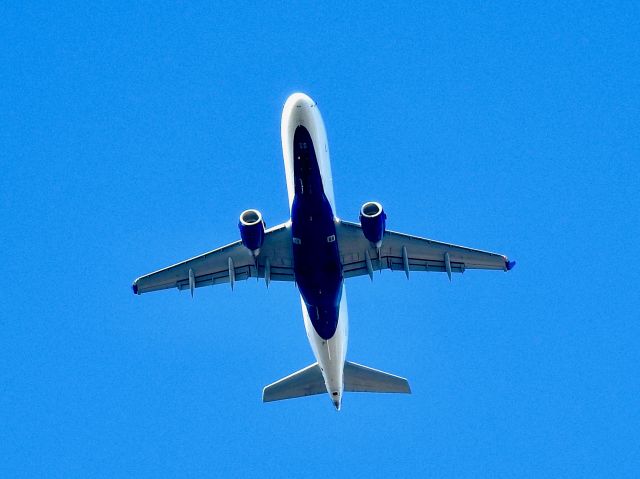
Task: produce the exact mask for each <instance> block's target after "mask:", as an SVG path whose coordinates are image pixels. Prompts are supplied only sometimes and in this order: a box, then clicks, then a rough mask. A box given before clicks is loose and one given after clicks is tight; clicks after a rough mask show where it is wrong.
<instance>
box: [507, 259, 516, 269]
mask: <svg viewBox="0 0 640 479" xmlns="http://www.w3.org/2000/svg"><path fill="white" fill-rule="evenodd" d="M515 266H516V262H515V261H508V260H507V262H506V268H507V271H511V270H512V269H513V268H515Z"/></svg>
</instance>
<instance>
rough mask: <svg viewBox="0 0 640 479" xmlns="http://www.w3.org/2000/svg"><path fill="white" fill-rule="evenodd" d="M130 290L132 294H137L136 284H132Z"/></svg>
mask: <svg viewBox="0 0 640 479" xmlns="http://www.w3.org/2000/svg"><path fill="white" fill-rule="evenodd" d="M131 289H132V290H133V294H138V284H137V283H133V284H132V285H131Z"/></svg>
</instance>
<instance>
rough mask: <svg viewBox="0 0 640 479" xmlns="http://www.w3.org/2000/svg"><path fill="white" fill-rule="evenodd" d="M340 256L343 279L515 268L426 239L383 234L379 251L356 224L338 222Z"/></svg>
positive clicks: (479, 253) (504, 259)
mask: <svg viewBox="0 0 640 479" xmlns="http://www.w3.org/2000/svg"><path fill="white" fill-rule="evenodd" d="M336 233H337V235H338V244H339V246H340V257H341V260H342V267H343V274H344V276H345V278H350V277H352V276H361V275H365V274H368V275H369V276H371V277H373V271H376V270H380V269H390V270H392V271H405V273H406V274H407V276H409V271H435V272H445V273H447V274H448V275H449V278H451V273H464V271H465V270H467V269H494V270H501V271H508V270H510V269H511V268H513V266H514V265H515V261H509V260H508V259H507V257H506V256H504V255H501V254H497V253H490V252H488V251H482V250H477V249H473V248H467V247H465V246H458V245H454V244H449V243H443V242H440V241H434V240H430V239H427V238H420V237H418V236H413V235H408V234H404V233H397V232H395V231H386V232H385V233H384V237H383V239H382V247H381V248H380V251H379V252H378V251H376V249H375V248H374V247H373V246H372V245H371V243H370V242H369V241H368V240H367V239H366V238H365V237H364V234H363V232H362V228H361V227H360V225H359V224H357V223H351V222H349V221H340V222H339V223H338V224H336ZM378 253H379V257H378Z"/></svg>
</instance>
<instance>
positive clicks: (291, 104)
mask: <svg viewBox="0 0 640 479" xmlns="http://www.w3.org/2000/svg"><path fill="white" fill-rule="evenodd" d="M298 126H304V127H305V128H306V129H307V130H308V131H309V133H310V135H311V138H312V140H313V144H314V145H315V153H316V157H317V160H318V167H319V169H320V175H321V178H322V186H323V189H324V193H325V195H326V197H327V200H328V201H329V203H330V205H331V209H332V211H333V216H334V221H336V222H337V221H338V219H337V217H336V206H335V199H334V194H333V178H332V176H331V162H330V161H329V143H328V141H327V133H326V130H325V127H324V122H323V121H322V116H321V115H320V111H319V110H318V106H317V104H316V103H315V102H314V101H313V100H312V99H311V98H309V97H308V96H307V95H304V94H302V93H295V94H293V95H291V96H290V97H289V98H288V99H287V101H286V103H285V105H284V109H283V112H282V124H281V133H282V154H283V157H284V168H285V173H286V178H287V191H288V194H289V208H290V210H291V207H292V204H293V199H294V196H295V187H294V186H295V185H294V181H295V180H294V159H293V138H294V132H295V130H296V128H297V127H298ZM300 301H301V304H302V315H303V318H304V326H305V329H306V331H307V337H308V338H309V343H310V344H311V349H312V350H313V354H314V356H315V357H316V360H317V361H318V365H319V366H320V368H321V371H322V374H323V376H324V380H325V384H326V386H327V392H328V393H329V395H330V396H331V399H332V401H333V402H334V404H335V405H336V407H337V408H339V407H340V403H341V401H342V393H343V370H344V362H345V357H346V354H347V338H348V332H349V319H348V314H347V295H346V291H345V290H344V286H343V290H342V296H341V300H340V308H339V314H338V326H337V329H336V331H335V334H334V335H333V336H332V337H331V338H330V339H327V340H325V339H323V338H322V337H320V336H319V335H318V333H317V332H316V330H315V329H314V327H313V324H312V322H311V319H310V318H309V313H308V311H307V308H306V307H305V304H304V300H303V299H302V296H301V297H300Z"/></svg>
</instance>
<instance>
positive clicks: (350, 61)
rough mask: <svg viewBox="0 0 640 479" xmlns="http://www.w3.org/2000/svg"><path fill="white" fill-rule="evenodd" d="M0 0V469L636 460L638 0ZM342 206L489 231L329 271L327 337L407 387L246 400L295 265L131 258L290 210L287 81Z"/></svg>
mask: <svg viewBox="0 0 640 479" xmlns="http://www.w3.org/2000/svg"><path fill="white" fill-rule="evenodd" d="M50 3H51V2H42V3H41V4H38V3H37V2H35V3H30V4H28V5H27V4H24V3H23V2H16V3H11V2H10V3H4V4H3V5H2V6H1V7H0V42H1V44H2V45H3V48H2V49H0V75H1V79H2V82H1V84H2V87H1V88H0V105H1V106H2V115H0V125H1V128H0V165H1V167H2V168H1V171H2V175H0V205H1V208H0V221H1V223H2V225H3V227H2V233H1V234H0V251H2V263H3V268H2V270H3V275H2V276H3V279H2V287H1V288H0V291H2V292H1V293H0V306H1V308H0V312H1V313H0V457H1V458H2V460H0V475H2V476H3V477H64V478H70V477H173V476H177V477H202V476H214V477H215V476H217V475H224V476H231V475H235V476H237V477H283V476H285V475H296V476H302V477H326V476H327V475H332V476H336V477H338V476H352V477H376V476H383V475H390V476H392V477H393V476H396V477H398V476H413V477H416V476H428V477H589V476H591V477H603V476H605V477H606V476H615V477H637V476H638V474H639V473H640V449H639V447H638V444H640V440H639V439H640V438H639V437H638V432H637V428H638V423H639V419H640V406H639V404H640V403H639V401H638V397H639V393H640V388H639V385H638V366H639V365H640V353H639V352H638V351H639V348H638V340H639V336H640V335H639V332H640V327H639V324H640V323H639V319H640V317H639V316H640V315H639V313H638V311H639V307H640V304H639V303H640V301H639V298H640V295H639V294H638V291H637V285H638V280H639V279H640V278H638V266H639V264H638V263H639V262H638V255H637V245H638V239H637V238H638V235H639V233H640V228H639V224H638V223H639V221H638V209H639V207H640V201H639V200H638V190H639V185H640V168H639V166H638V156H639V154H640V141H639V138H640V135H639V131H638V124H639V120H640V118H639V115H638V112H639V111H640V94H639V93H638V92H639V91H640V67H639V56H638V40H639V39H640V35H639V33H640V20H639V18H640V15H639V14H640V11H639V10H640V9H639V8H638V5H637V3H634V2H614V4H613V5H606V4H600V3H596V2H552V3H546V4H536V5H537V6H535V7H533V6H522V5H519V6H514V5H512V2H505V3H491V4H487V3H484V2H482V3H480V2H478V3H447V5H446V6H433V5H430V6H425V5H421V4H415V5H410V4H405V3H392V4H387V5H385V6H382V7H374V6H373V5H372V4H371V3H369V2H362V3H355V4H351V5H349V6H343V5H341V4H340V3H341V2H337V4H336V5H331V4H330V2H328V3H326V4H324V5H319V4H318V3H316V2H309V3H297V4H284V3H278V4H276V3H274V4H268V5H267V4H265V5H263V6H255V5H253V4H252V3H238V2H229V3H213V4H212V3H195V2H190V3H188V4H166V3H163V4H159V2H144V3H140V4H137V5H135V6H131V5H128V4H127V3H122V4H118V3H116V2H109V3H106V4H101V5H91V6H89V5H86V4H85V2H65V3H58V4H55V5H51V4H50ZM295 91H304V92H306V93H308V94H309V95H311V96H312V97H313V98H314V99H315V100H316V101H317V102H318V104H319V107H320V109H321V111H322V113H323V117H324V120H325V123H326V126H327V130H328V135H329V141H330V144H331V149H332V166H333V173H334V183H335V191H336V201H337V209H338V214H339V216H341V217H343V218H345V219H351V220H354V219H356V218H357V212H358V209H359V207H360V205H361V204H362V203H363V202H365V201H367V200H378V201H380V202H382V203H383V205H384V206H385V210H386V211H387V214H388V226H389V227H390V228H392V229H396V230H401V231H406V232H410V233H414V234H419V235H423V236H427V237H431V238H434V239H439V240H442V241H449V242H455V243H458V244H465V245H468V246H472V247H478V248H483V249H488V250H493V251H497V252H501V253H505V254H508V255H509V256H510V257H511V258H514V259H516V260H517V261H518V266H517V268H516V269H515V270H514V271H513V272H511V273H509V274H503V273H499V272H477V271H470V272H468V273H466V274H464V275H463V276H455V277H454V281H453V282H452V283H449V282H448V281H447V279H446V276H445V275H441V274H425V275H418V274H414V275H413V276H412V278H411V280H410V281H406V279H405V278H404V276H403V275H402V274H397V273H390V272H386V273H383V274H382V275H380V276H376V278H375V281H374V282H373V283H370V282H369V279H368V278H366V277H365V278H357V279H353V280H350V281H349V283H348V294H349V306H350V321H351V337H350V346H349V347H350V349H349V354H348V358H349V359H351V360H353V361H357V362H360V363H364V364H367V365H370V366H372V367H376V368H380V369H384V370H387V371H390V372H393V373H396V374H400V375H403V376H405V377H407V378H409V380H410V384H411V387H412V390H413V394H412V395H411V396H395V395H357V394H350V395H347V396H346V397H345V399H344V403H343V409H342V411H341V412H340V413H336V412H335V411H334V409H333V407H332V405H331V403H330V401H329V399H328V398H327V397H324V396H318V397H312V398H305V399H299V400H292V401H284V402H280V403H273V404H266V405H263V404H262V403H261V402H260V398H261V389H262V387H263V386H264V385H265V384H268V383H270V382H272V381H274V380H276V379H278V378H280V377H282V376H285V375H287V374H289V373H290V372H292V371H294V370H297V369H299V368H301V367H304V366H306V365H307V364H309V363H311V362H312V360H313V357H312V354H311V351H310V349H309V346H308V344H307V342H306V338H305V334H304V328H303V324H302V319H301V315H300V310H299V302H298V299H297V293H296V290H295V288H294V287H293V286H292V285H287V284H273V285H272V286H271V287H270V289H269V290H268V291H267V290H266V288H265V287H264V284H263V283H255V282H251V281H250V282H246V283H242V284H239V285H238V287H237V288H236V291H234V292H233V294H231V293H230V291H229V290H228V288H227V287H225V286H220V287H217V288H210V289H199V290H198V291H197V292H196V297H195V299H194V300H191V298H190V297H189V295H188V294H187V293H182V294H181V293H178V292H177V291H165V292H161V293H157V294H149V295H144V296H141V297H135V296H134V295H133V294H131V290H130V284H131V281H132V280H133V279H134V278H135V277H137V276H139V275H140V274H143V273H146V272H149V271H152V270H154V269H157V268H159V267H162V266H166V265H168V264H172V263H173V262H175V261H178V260H181V259H185V258H187V257H190V256H192V255H194V254H197V253H201V252H204V251H207V250H209V249H212V248H214V247H216V246H218V245H221V244H225V243H227V242H230V241H233V240H235V239H237V237H238V231H237V226H236V225H237V217H238V215H239V213H240V212H241V211H242V210H243V209H246V208H250V207H255V208H259V209H260V210H261V211H262V212H263V215H264V217H265V219H266V221H267V222H268V224H270V225H274V224H277V223H280V222H281V221H284V220H285V219H286V218H287V215H288V208H287V195H286V187H285V181H284V168H283V165H282V156H281V146H280V131H279V128H280V113H281V109H282V105H283V103H284V101H285V99H286V97H287V96H288V95H289V94H291V93H293V92H295Z"/></svg>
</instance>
